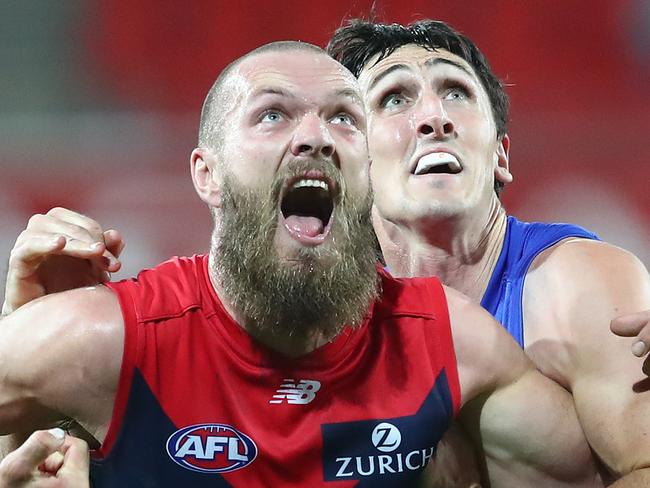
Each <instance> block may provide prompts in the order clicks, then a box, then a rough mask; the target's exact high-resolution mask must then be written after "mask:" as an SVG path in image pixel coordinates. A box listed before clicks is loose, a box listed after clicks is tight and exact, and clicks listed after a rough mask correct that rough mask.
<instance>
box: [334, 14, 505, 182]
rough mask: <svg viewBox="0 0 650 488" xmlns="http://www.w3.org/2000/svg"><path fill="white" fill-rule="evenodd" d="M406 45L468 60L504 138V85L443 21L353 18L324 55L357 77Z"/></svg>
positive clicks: (472, 47) (473, 47) (473, 48)
mask: <svg viewBox="0 0 650 488" xmlns="http://www.w3.org/2000/svg"><path fill="white" fill-rule="evenodd" d="M406 44H415V45H417V46H420V47H423V48H425V49H429V50H435V49H445V50H447V51H449V52H450V53H452V54H455V55H456V56H459V57H461V58H463V59H464V60H465V61H467V62H468V63H469V65H470V66H471V67H472V68H473V69H474V72H475V73H476V75H477V76H478V78H479V80H481V83H482V84H483V88H484V89H485V91H486V93H487V95H488V98H489V100H490V105H491V106H492V114H493V116H494V122H495V125H496V130H497V137H499V138H501V137H503V136H504V135H505V133H506V125H507V120H508V105H509V103H508V95H507V94H506V92H505V90H504V89H503V84H502V83H501V81H500V80H499V78H497V76H496V75H495V74H494V73H493V72H492V69H491V68H490V64H489V63H488V61H487V59H486V58H485V56H484V55H483V53H482V52H481V51H480V50H479V49H478V47H476V44H474V43H473V42H472V41H471V40H470V39H469V38H468V37H466V36H464V35H463V34H461V33H460V32H458V31H456V30H455V29H453V28H452V27H450V26H449V25H447V24H446V23H444V22H442V21H439V20H428V19H427V20H418V21H416V22H413V23H411V24H409V25H406V26H405V25H401V24H382V23H375V22H370V21H367V20H362V19H352V20H350V21H348V23H347V25H345V26H343V27H340V28H339V29H337V30H336V32H334V35H333V36H332V39H331V40H330V42H329V43H328V45H327V52H328V54H329V55H330V56H332V57H333V58H334V59H336V60H337V61H338V62H339V63H341V64H342V65H343V66H345V67H346V68H347V69H349V70H350V71H351V72H352V74H353V75H354V76H356V77H357V78H358V77H359V75H360V74H361V71H362V70H363V68H365V67H366V65H367V64H368V63H369V62H370V60H371V59H372V58H373V57H374V56H377V55H379V57H378V58H377V61H375V63H377V62H379V61H381V60H382V59H385V58H386V57H388V56H390V55H391V54H392V53H393V52H395V51H396V50H397V49H398V48H400V47H401V46H404V45H406ZM502 187H503V183H500V182H498V181H496V180H495V182H494V189H495V191H496V192H497V194H499V192H500V190H501V188H502Z"/></svg>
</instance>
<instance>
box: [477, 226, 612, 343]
mask: <svg viewBox="0 0 650 488" xmlns="http://www.w3.org/2000/svg"><path fill="white" fill-rule="evenodd" d="M568 237H582V238H585V239H593V240H599V239H598V236H596V234H593V233H591V232H589V231H588V230H585V229H583V228H582V227H578V226H577V225H570V224H547V223H542V222H521V221H519V220H517V219H516V218H514V217H508V223H507V227H506V235H505V238H504V241H503V248H502V249H501V255H500V256H499V260H498V261H497V264H496V266H495V267H494V271H493V272H492V277H491V278H490V282H489V283H488V286H487V289H486V290H485V294H484V295H483V299H482V300H481V306H482V307H483V308H485V309H486V310H487V311H488V312H490V313H491V314H492V315H493V316H494V317H495V318H496V319H497V320H498V321H499V322H500V323H501V324H502V325H503V326H504V327H505V328H506V330H507V331H508V333H509V334H510V335H511V336H512V337H514V339H515V340H516V341H517V342H518V343H519V345H520V346H521V347H524V327H523V326H524V322H523V311H522V298H523V293H524V280H525V279H526V273H528V268H529V267H530V265H531V263H532V262H533V260H534V259H535V258H536V257H537V256H538V255H539V254H540V253H541V252H543V251H544V250H546V249H548V248H549V247H551V246H553V245H554V244H557V243H558V242H560V241H561V240H563V239H566V238H568Z"/></svg>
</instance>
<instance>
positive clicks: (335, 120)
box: [330, 112, 355, 125]
mask: <svg viewBox="0 0 650 488" xmlns="http://www.w3.org/2000/svg"><path fill="white" fill-rule="evenodd" d="M330 122H331V123H332V124H345V125H355V120H354V118H353V117H352V116H351V115H349V114H346V113H345V112H341V113H338V114H336V115H335V116H334V117H332V118H331V119H330Z"/></svg>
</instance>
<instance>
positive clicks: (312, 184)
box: [291, 180, 328, 191]
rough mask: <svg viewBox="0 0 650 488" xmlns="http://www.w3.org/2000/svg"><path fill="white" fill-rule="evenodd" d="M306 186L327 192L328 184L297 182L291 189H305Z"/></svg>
mask: <svg viewBox="0 0 650 488" xmlns="http://www.w3.org/2000/svg"><path fill="white" fill-rule="evenodd" d="M305 186H313V187H316V188H322V189H323V190H325V191H327V190H328V188H327V183H325V182H324V181H323V180H298V181H296V182H295V183H294V184H293V186H292V187H291V188H303V187H305Z"/></svg>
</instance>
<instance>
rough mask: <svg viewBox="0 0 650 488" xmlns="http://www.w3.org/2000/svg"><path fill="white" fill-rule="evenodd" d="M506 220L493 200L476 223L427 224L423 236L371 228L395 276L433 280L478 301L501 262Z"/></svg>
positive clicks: (385, 226)
mask: <svg viewBox="0 0 650 488" xmlns="http://www.w3.org/2000/svg"><path fill="white" fill-rule="evenodd" d="M506 218H507V216H506V213H505V210H504V209H503V207H502V206H501V203H500V202H499V200H498V199H497V198H496V197H495V198H493V200H492V203H491V205H490V207H489V209H488V211H487V212H486V213H485V215H484V216H481V217H480V218H477V219H473V220H472V219H466V218H447V219H441V220H440V221H434V222H428V223H427V226H426V231H425V232H422V228H420V229H419V230H414V229H413V228H403V227H397V226H395V225H394V224H389V223H387V222H385V221H382V222H379V225H375V228H376V230H377V235H378V238H379V242H380V243H381V246H382V252H383V254H384V259H385V260H386V265H387V267H388V269H389V270H390V272H391V273H392V274H393V275H394V276H397V277H410V276H437V277H439V278H440V279H441V280H442V282H443V283H445V284H446V285H448V286H451V287H452V288H456V289H457V290H459V291H461V292H462V293H464V294H466V295H467V296H469V297H470V298H471V299H472V300H474V301H476V302H480V300H481V298H482V297H483V294H484V292H485V289H486V288H487V284H488V282H489V280H490V277H491V276H492V272H493V270H494V267H495V265H496V262H497V260H498V259H499V254H500V252H501V247H502V245H503V240H504V237H505V230H506ZM376 224H377V222H376Z"/></svg>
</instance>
